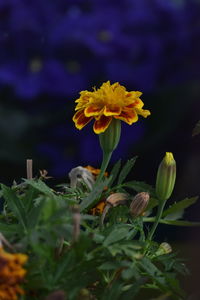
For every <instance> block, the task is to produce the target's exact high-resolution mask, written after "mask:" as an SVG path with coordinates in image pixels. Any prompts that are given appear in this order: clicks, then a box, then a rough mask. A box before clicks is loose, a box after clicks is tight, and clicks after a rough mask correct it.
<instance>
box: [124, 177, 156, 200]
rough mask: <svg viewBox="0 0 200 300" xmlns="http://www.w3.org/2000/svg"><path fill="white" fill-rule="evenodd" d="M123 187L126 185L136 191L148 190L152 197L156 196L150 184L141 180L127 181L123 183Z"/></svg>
mask: <svg viewBox="0 0 200 300" xmlns="http://www.w3.org/2000/svg"><path fill="white" fill-rule="evenodd" d="M123 187H128V188H130V189H133V190H134V191H136V192H138V193H140V192H148V193H149V194H150V195H151V196H152V197H154V198H156V194H155V189H154V188H153V187H152V186H151V185H149V184H147V183H145V182H143V181H136V180H133V181H128V182H126V183H123Z"/></svg>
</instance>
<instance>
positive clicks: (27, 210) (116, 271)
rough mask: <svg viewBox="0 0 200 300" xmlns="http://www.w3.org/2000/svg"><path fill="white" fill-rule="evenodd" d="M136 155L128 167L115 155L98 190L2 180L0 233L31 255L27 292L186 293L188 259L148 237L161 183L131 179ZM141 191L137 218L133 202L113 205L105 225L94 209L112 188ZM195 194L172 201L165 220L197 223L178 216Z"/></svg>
mask: <svg viewBox="0 0 200 300" xmlns="http://www.w3.org/2000/svg"><path fill="white" fill-rule="evenodd" d="M135 161H136V158H133V159H131V160H129V161H128V162H127V163H126V164H125V165H124V167H122V168H121V162H120V161H119V162H117V164H116V165H115V166H114V167H113V170H112V171H111V173H110V176H109V177H108V178H104V179H103V180H102V181H101V182H100V183H98V184H97V185H94V188H93V190H92V191H89V190H88V189H85V188H83V189H81V188H70V187H69V186H68V185H62V186H59V187H58V188H57V189H56V190H55V189H52V188H51V187H49V186H48V185H47V184H46V183H45V182H44V181H42V180H41V179H37V178H36V179H32V180H23V181H22V183H20V184H18V185H17V184H14V185H13V186H12V187H8V186H5V185H3V184H1V190H0V195H1V197H2V198H1V199H2V200H3V205H4V208H3V211H2V213H1V215H0V232H1V233H2V234H3V236H4V237H5V238H6V239H7V240H8V241H9V243H11V244H12V246H13V248H14V251H15V252H21V253H26V254H28V256H29V259H28V263H27V265H26V268H27V276H26V281H25V282H24V289H25V291H26V293H25V296H23V298H22V299H28V300H42V299H46V297H48V295H50V294H51V293H52V292H54V291H57V290H63V291H64V292H65V295H66V299H69V300H74V299H100V300H109V299H110V300H111V299H127V300H129V299H130V300H131V299H144V300H145V299H158V298H159V297H160V296H163V297H165V298H163V299H168V298H169V299H177V300H178V299H184V297H185V296H184V292H183V291H182V289H181V287H180V285H179V281H178V279H177V278H178V274H182V275H186V274H187V269H186V267H185V265H184V264H183V263H182V262H181V261H179V260H178V259H177V258H176V255H175V254H174V253H173V254H172V253H170V254H165V253H161V252H160V250H159V249H160V245H159V244H158V243H156V242H155V241H149V240H148V238H147V236H148V235H147V233H148V227H147V225H146V223H147V222H148V223H149V224H150V223H151V222H154V220H155V216H154V215H153V214H154V209H155V208H156V206H157V205H158V200H157V198H156V194H155V190H154V188H153V187H152V186H150V185H148V184H146V183H144V182H139V181H135V180H133V181H129V182H126V181H125V180H126V177H127V175H128V174H129V172H130V171H131V169H132V168H133V166H134V164H135ZM105 187H106V188H105ZM141 191H142V192H144V191H146V192H149V193H150V196H151V197H150V202H149V205H148V207H147V210H146V212H145V215H144V216H140V217H137V218H132V217H131V214H130V212H129V204H130V202H127V205H119V206H117V207H114V208H111V209H110V210H109V212H108V214H107V216H106V220H105V224H104V226H102V225H101V224H100V218H101V216H93V215H91V213H90V209H91V207H93V206H94V205H96V203H98V201H99V200H101V199H102V198H103V199H106V197H108V195H110V194H111V193H114V192H126V193H127V194H129V195H130V201H131V197H132V196H134V194H135V193H137V192H141ZM196 200H197V197H193V198H186V199H184V200H182V201H179V202H177V203H174V204H173V205H171V206H170V207H168V208H166V209H165V211H164V212H163V215H162V218H161V221H160V222H161V223H165V224H170V225H183V226H185V225H191V223H189V222H186V221H183V220H180V219H181V218H182V217H183V212H184V209H185V208H187V207H188V206H190V205H191V204H193V203H195V201H196ZM151 215H152V216H151ZM195 224H197V223H195ZM197 225H198V224H197ZM167 297H168V298H167ZM159 299H160V298H159Z"/></svg>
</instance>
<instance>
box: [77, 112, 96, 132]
mask: <svg viewBox="0 0 200 300" xmlns="http://www.w3.org/2000/svg"><path fill="white" fill-rule="evenodd" d="M91 120H92V117H90V118H87V117H86V116H85V115H84V110H83V109H82V110H79V111H77V112H76V113H75V115H74V117H73V121H74V122H75V126H76V128H78V129H82V128H83V127H84V126H85V125H87V124H88V123H89V122H90V121H91Z"/></svg>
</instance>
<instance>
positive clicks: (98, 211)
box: [90, 200, 106, 216]
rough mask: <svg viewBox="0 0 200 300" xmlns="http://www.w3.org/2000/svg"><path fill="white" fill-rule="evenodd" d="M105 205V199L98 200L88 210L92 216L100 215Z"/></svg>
mask: <svg viewBox="0 0 200 300" xmlns="http://www.w3.org/2000/svg"><path fill="white" fill-rule="evenodd" d="M105 206H106V202H105V200H100V201H99V202H98V204H97V205H96V206H95V207H93V208H91V210H90V212H91V214H92V215H93V216H96V215H101V214H102V213H103V210H104V207H105Z"/></svg>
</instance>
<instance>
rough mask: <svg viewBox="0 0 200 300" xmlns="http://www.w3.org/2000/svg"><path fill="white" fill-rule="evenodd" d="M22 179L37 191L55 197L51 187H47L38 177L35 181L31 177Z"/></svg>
mask: <svg viewBox="0 0 200 300" xmlns="http://www.w3.org/2000/svg"><path fill="white" fill-rule="evenodd" d="M24 181H25V183H26V184H27V185H30V186H32V187H33V188H34V189H36V190H38V191H39V192H41V193H43V194H45V195H48V196H52V197H55V194H54V193H53V191H52V189H51V188H49V187H48V186H47V185H46V184H45V183H44V182H43V181H42V180H40V179H38V180H37V181H36V180H33V179H24Z"/></svg>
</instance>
